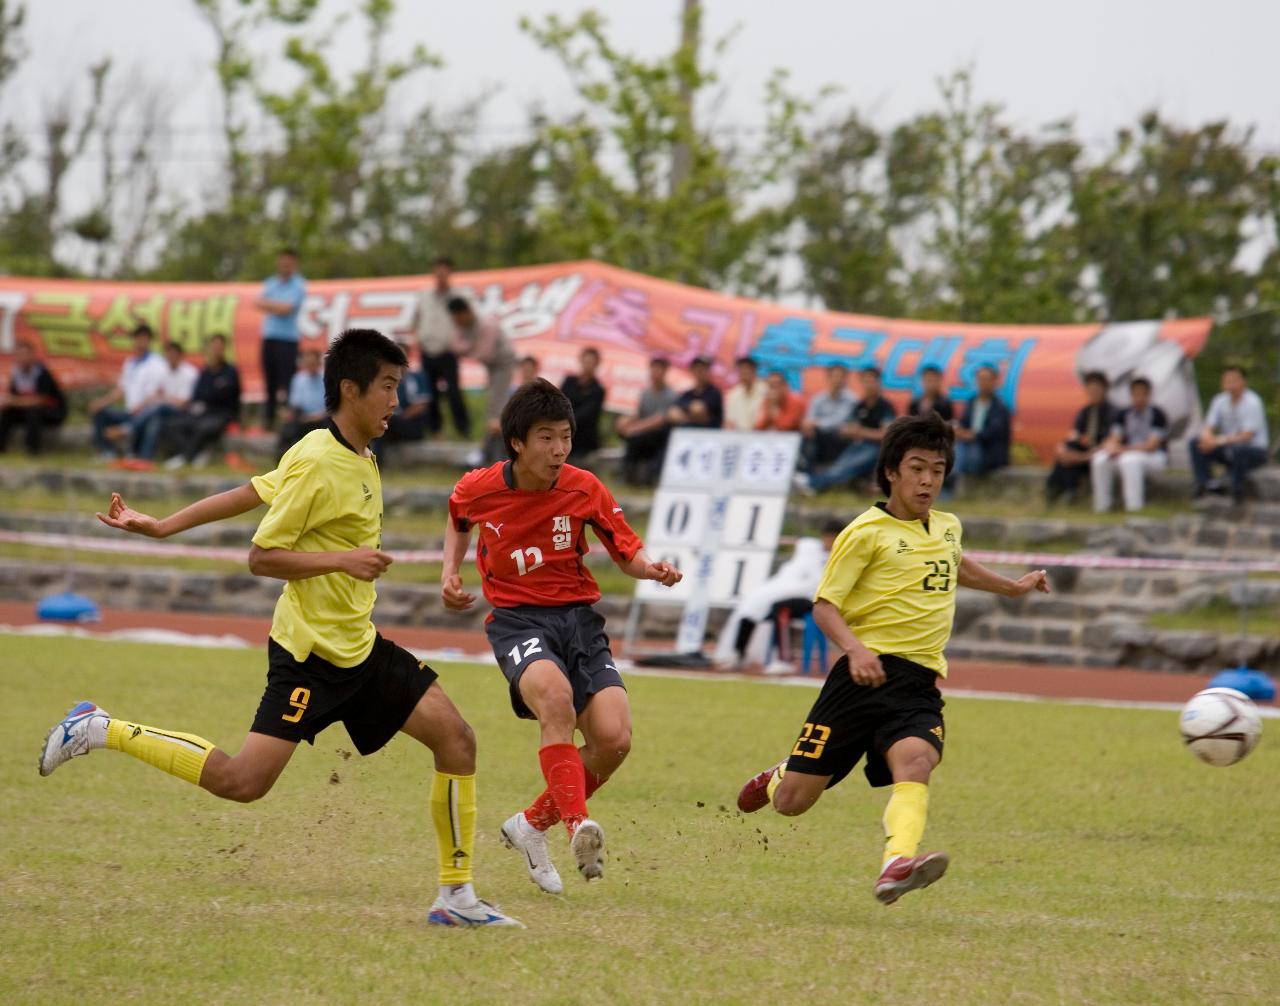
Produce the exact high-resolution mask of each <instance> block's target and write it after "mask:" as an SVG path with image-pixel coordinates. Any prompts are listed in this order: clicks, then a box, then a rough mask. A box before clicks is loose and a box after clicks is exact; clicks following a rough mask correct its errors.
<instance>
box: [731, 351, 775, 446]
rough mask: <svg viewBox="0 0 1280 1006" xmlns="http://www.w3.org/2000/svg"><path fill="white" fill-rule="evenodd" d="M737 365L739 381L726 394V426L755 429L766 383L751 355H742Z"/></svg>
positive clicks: (735, 428)
mask: <svg viewBox="0 0 1280 1006" xmlns="http://www.w3.org/2000/svg"><path fill="white" fill-rule="evenodd" d="M735 366H736V367H737V370H738V383H737V384H735V385H734V386H733V387H732V388H730V389H729V393H728V394H727V395H725V396H724V426H725V429H727V430H754V429H755V428H756V423H758V422H759V421H760V407H761V406H762V405H764V391H765V388H764V384H763V382H761V381H760V379H759V375H760V371H759V368H758V367H757V366H756V361H755V360H753V359H751V357H749V356H743V357H740V358H739V359H738V360H737V362H736V363H735Z"/></svg>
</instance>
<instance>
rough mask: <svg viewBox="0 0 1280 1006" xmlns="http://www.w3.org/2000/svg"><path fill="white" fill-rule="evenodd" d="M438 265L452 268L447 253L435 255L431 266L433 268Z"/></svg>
mask: <svg viewBox="0 0 1280 1006" xmlns="http://www.w3.org/2000/svg"><path fill="white" fill-rule="evenodd" d="M438 265H442V266H445V267H446V268H448V269H452V268H453V259H451V258H450V257H449V256H448V255H437V256H436V257H435V259H434V260H433V261H432V263H431V267H432V268H433V269H434V268H435V267H436V266H438Z"/></svg>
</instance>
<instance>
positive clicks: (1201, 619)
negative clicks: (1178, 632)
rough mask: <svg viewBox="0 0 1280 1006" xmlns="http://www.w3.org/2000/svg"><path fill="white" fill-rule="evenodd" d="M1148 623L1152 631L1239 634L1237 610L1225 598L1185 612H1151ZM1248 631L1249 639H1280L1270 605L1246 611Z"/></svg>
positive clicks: (1278, 618)
mask: <svg viewBox="0 0 1280 1006" xmlns="http://www.w3.org/2000/svg"><path fill="white" fill-rule="evenodd" d="M1259 578H1260V579H1261V577H1259ZM1147 622H1148V624H1149V625H1150V626H1151V627H1152V628H1153V629H1195V630H1197V631H1199V632H1222V633H1233V632H1239V631H1240V608H1239V607H1238V606H1237V605H1235V604H1232V603H1231V601H1229V600H1228V599H1227V598H1225V597H1215V598H1212V599H1211V600H1210V601H1208V602H1207V603H1205V604H1199V605H1196V606H1195V607H1194V608H1187V609H1186V610H1185V611H1157V612H1153V613H1152V614H1151V617H1150V618H1148V619H1147ZM1248 629H1249V633H1250V635H1255V636H1280V612H1277V611H1276V609H1275V606H1274V605H1270V604H1266V605H1255V606H1253V607H1251V608H1250V609H1249V610H1248Z"/></svg>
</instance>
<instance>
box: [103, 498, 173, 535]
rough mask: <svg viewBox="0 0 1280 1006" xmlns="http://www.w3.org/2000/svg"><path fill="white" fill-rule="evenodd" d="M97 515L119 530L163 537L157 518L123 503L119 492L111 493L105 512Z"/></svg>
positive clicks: (109, 525) (105, 522)
mask: <svg viewBox="0 0 1280 1006" xmlns="http://www.w3.org/2000/svg"><path fill="white" fill-rule="evenodd" d="M97 516H98V520H100V521H102V523H104V524H105V525H107V527H113V528H116V529H117V530H119V531H129V532H130V533H132V534H140V535H145V536H146V537H148V538H163V537H164V532H163V530H162V529H161V527H160V522H159V521H158V520H156V519H155V518H154V517H152V516H150V515H148V514H145V513H139V512H138V511H137V510H134V509H133V508H132V507H130V506H129V505H128V504H127V503H125V501H124V499H123V498H122V497H121V495H120V494H119V493H112V494H111V503H110V505H109V506H108V507H107V512H106V513H99V514H98V515H97Z"/></svg>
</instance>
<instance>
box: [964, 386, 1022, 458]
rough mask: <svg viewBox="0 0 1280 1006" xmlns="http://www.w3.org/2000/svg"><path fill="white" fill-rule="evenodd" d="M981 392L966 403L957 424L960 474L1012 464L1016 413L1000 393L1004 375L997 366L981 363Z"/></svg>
mask: <svg viewBox="0 0 1280 1006" xmlns="http://www.w3.org/2000/svg"><path fill="white" fill-rule="evenodd" d="M976 379H977V383H978V394H977V395H976V396H975V397H973V398H971V399H970V400H969V403H968V404H967V405H966V406H965V409H964V415H962V416H961V417H960V425H959V426H957V427H956V467H955V470H956V472H957V473H958V474H960V475H988V474H990V473H991V472H994V471H996V470H998V469H1000V468H1004V467H1007V466H1008V464H1009V442H1010V440H1011V439H1012V435H1013V417H1012V416H1011V415H1010V413H1009V407H1008V406H1007V405H1005V404H1004V402H1002V401H1001V400H1000V399H999V397H998V396H997V395H996V389H997V388H998V387H999V385H1000V375H999V374H998V373H997V372H996V369H995V368H994V367H979V368H978V373H977V375H976Z"/></svg>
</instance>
